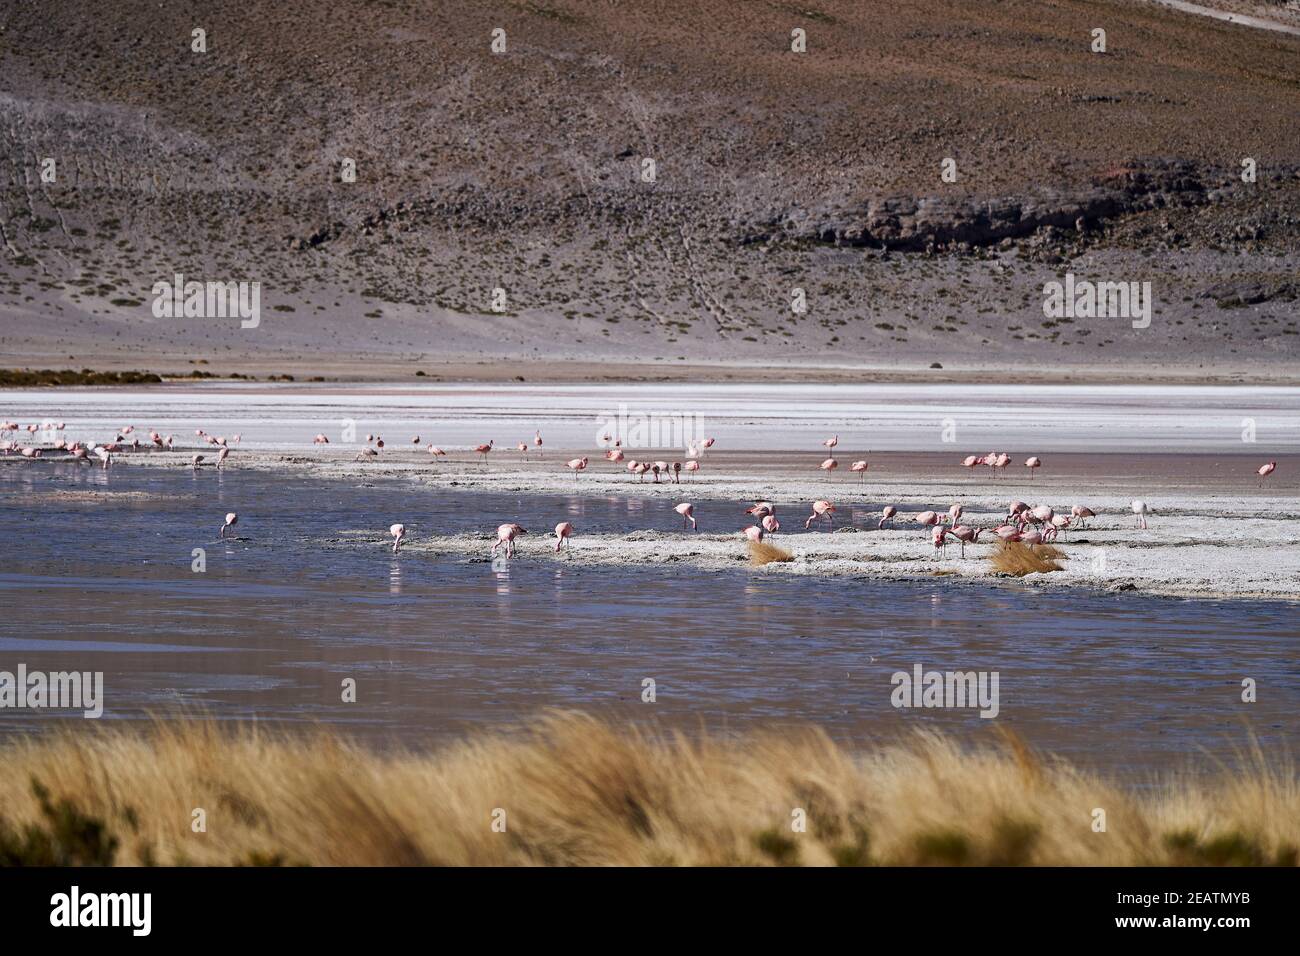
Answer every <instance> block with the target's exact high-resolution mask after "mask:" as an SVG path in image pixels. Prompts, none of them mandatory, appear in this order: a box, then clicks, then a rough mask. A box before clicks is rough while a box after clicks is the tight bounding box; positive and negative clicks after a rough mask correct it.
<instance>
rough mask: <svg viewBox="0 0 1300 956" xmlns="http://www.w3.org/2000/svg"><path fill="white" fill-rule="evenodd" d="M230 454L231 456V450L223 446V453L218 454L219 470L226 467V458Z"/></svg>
mask: <svg viewBox="0 0 1300 956" xmlns="http://www.w3.org/2000/svg"><path fill="white" fill-rule="evenodd" d="M229 454H230V449H229V448H226V447H225V446H224V445H223V446H222V448H221V451H219V452H217V468H218V469H220V468H221V467H222V466H224V465H225V463H226V456H227V455H229Z"/></svg>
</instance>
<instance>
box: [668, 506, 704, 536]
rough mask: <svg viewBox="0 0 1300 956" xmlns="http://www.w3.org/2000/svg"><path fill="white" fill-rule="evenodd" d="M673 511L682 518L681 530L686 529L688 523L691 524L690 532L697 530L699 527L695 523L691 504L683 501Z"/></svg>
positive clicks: (693, 507) (693, 509)
mask: <svg viewBox="0 0 1300 956" xmlns="http://www.w3.org/2000/svg"><path fill="white" fill-rule="evenodd" d="M673 511H676V512H677V513H678V514H679V515H681V516H682V528H683V529H685V528H686V522H688V521H689V522H690V523H691V530H692V531H698V530H699V527H698V526H697V525H696V523H695V506H694V505H693V504H691V503H690V502H689V501H683V502H682V503H681V504H679V505H677V506H676V507H675V508H673Z"/></svg>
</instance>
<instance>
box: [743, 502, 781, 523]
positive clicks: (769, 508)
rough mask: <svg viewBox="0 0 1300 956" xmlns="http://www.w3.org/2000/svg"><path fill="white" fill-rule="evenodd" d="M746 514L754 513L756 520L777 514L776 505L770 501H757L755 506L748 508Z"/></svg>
mask: <svg viewBox="0 0 1300 956" xmlns="http://www.w3.org/2000/svg"><path fill="white" fill-rule="evenodd" d="M745 514H747V515H753V516H754V518H755V520H757V519H759V518H766V517H767V516H768V515H774V514H776V506H775V505H773V504H772V502H770V501H755V502H754V507H752V508H746V509H745Z"/></svg>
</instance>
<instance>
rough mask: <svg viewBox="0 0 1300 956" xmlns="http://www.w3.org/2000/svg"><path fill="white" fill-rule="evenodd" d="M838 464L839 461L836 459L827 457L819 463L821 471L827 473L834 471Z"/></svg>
mask: <svg viewBox="0 0 1300 956" xmlns="http://www.w3.org/2000/svg"><path fill="white" fill-rule="evenodd" d="M839 466H840V463H839V462H838V461H836V460H835V459H834V458H827V459H826V460H825V461H824V462H822V463H821V469H822V471H824V472H826V473H827V474H829V473H830V472H832V471H834V470H835V469H836V468H838V467H839Z"/></svg>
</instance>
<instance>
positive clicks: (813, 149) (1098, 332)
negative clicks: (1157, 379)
mask: <svg viewBox="0 0 1300 956" xmlns="http://www.w3.org/2000/svg"><path fill="white" fill-rule="evenodd" d="M0 27H2V28H3V32H0V222H2V224H3V236H0V359H2V361H0V366H6V367H12V366H16V365H35V366H46V365H50V366H57V367H63V366H66V365H69V364H75V365H78V366H80V365H89V366H92V367H96V368H98V367H110V366H114V367H142V368H155V369H158V370H162V371H168V370H177V369H183V368H186V367H188V366H187V363H188V362H190V361H199V360H206V361H207V362H208V363H209V364H208V367H209V368H211V369H212V370H213V371H218V372H231V371H249V370H250V369H251V370H260V369H267V368H276V369H279V370H281V371H296V372H298V373H299V374H305V373H311V372H313V371H317V370H330V371H331V372H359V371H365V372H380V371H388V372H391V371H394V370H401V371H402V372H403V374H412V373H413V371H414V369H416V368H426V369H436V368H437V366H438V364H439V363H440V362H444V361H452V360H466V361H473V360H485V359H486V360H495V359H502V358H511V357H532V358H542V359H548V360H556V361H579V360H581V361H634V362H659V361H662V363H664V364H671V365H676V364H680V363H699V362H718V361H727V362H742V363H749V364H761V365H788V364H835V365H855V364H865V365H872V366H921V367H925V366H928V365H929V364H930V363H931V362H934V361H938V362H941V363H943V364H945V366H946V367H948V369H951V368H952V367H953V366H954V365H956V366H958V367H987V368H1000V369H1004V370H1009V371H1010V372H1011V373H1012V374H1014V373H1016V372H1017V371H1019V372H1022V373H1025V374H1028V373H1031V372H1032V373H1034V374H1042V373H1043V370H1044V369H1055V368H1060V367H1061V366H1078V367H1090V366H1101V367H1105V368H1109V369H1116V368H1118V369H1126V370H1128V373H1130V374H1139V375H1145V374H1151V373H1152V372H1153V371H1160V370H1167V369H1169V368H1171V367H1175V366H1178V367H1186V368H1188V369H1193V370H1197V369H1199V371H1200V372H1201V373H1221V374H1225V375H1231V374H1234V373H1236V372H1239V371H1242V370H1248V369H1252V368H1254V369H1258V368H1274V369H1279V370H1283V369H1287V368H1294V367H1295V364H1296V360H1297V358H1300V344H1298V343H1300V334H1298V333H1300V326H1298V325H1297V322H1298V321H1300V315H1298V313H1300V304H1297V295H1298V294H1300V279H1298V278H1297V275H1298V274H1300V269H1298V268H1297V266H1298V265H1300V155H1298V153H1300V151H1298V149H1297V146H1298V145H1300V136H1298V135H1297V132H1296V131H1297V130H1298V129H1300V38H1297V37H1292V36H1287V35H1284V34H1274V33H1269V32H1266V31H1263V30H1256V29H1249V28H1246V27H1241V26H1236V25H1233V24H1228V23H1220V22H1216V21H1214V20H1209V19H1207V18H1204V17H1198V16H1193V15H1189V14H1184V13H1180V12H1177V11H1174V10H1170V9H1168V8H1166V7H1163V6H1160V5H1157V4H1150V3H1143V2H1127V0H1123V2H1121V0H1113V2H1084V0H1055V2H1053V0H983V2H978V3H977V2H972V0H896V2H890V3H876V2H870V3H867V2H861V3H832V2H829V0H816V2H814V0H809V2H801V3H783V2H766V0H753V2H739V0H732V2H723V0H658V2H637V3H633V2H604V0H590V2H579V0H528V2H495V0H490V2H482V3H440V2H431V0H411V2H407V3H403V2H396V0H394V2H380V0H374V2H362V0H344V2H331V3H317V2H306V0H274V2H272V0H245V2H213V3H203V4H185V3H180V4H177V3H167V4H158V3H156V2H154V3H147V2H129V0H108V2H101V3H95V4H86V3H78V2H73V0H56V2H26V0H18V2H15V0H11V2H10V3H8V4H7V5H6V6H5V7H4V8H3V9H0ZM196 28H201V29H202V30H204V31H205V37H206V44H207V52H203V53H199V52H194V51H193V50H192V48H191V44H192V31H193V30H195V29H196ZM497 28H500V29H503V30H504V31H505V37H506V51H505V52H504V53H501V54H494V53H493V52H492V51H491V49H490V44H491V42H492V34H493V30H494V29H497ZM1095 28H1102V29H1104V30H1105V31H1106V52H1105V53H1095V52H1093V51H1092V49H1091V45H1092V42H1093V35H1092V31H1093V30H1094V29H1095ZM795 29H802V30H804V31H806V37H807V52H806V53H796V52H792V50H791V31H792V30H795ZM47 158H52V159H54V160H55V168H56V170H57V175H56V179H55V182H53V183H44V182H42V179H41V172H42V161H43V160H45V159H47ZM947 158H951V159H953V160H955V162H956V172H957V178H956V182H955V183H950V182H945V181H944V180H943V179H942V178H941V170H942V164H943V162H944V160H945V159H947ZM1246 158H1251V159H1253V160H1254V161H1255V162H1256V164H1257V168H1258V179H1257V181H1256V182H1254V183H1245V182H1243V181H1242V179H1241V176H1240V173H1241V170H1242V165H1241V164H1242V161H1243V159H1246ZM646 159H652V160H653V161H654V164H655V176H654V181H653V182H646V181H644V179H643V175H642V173H643V170H644V168H645V167H644V161H645V160H646ZM344 160H352V161H354V162H355V164H356V181H355V182H345V181H343V177H342V176H341V170H342V167H343V163H344ZM1066 271H1070V272H1073V273H1075V274H1076V275H1077V277H1078V278H1079V279H1081V280H1082V279H1085V278H1086V279H1092V280H1101V281H1150V282H1151V283H1152V293H1153V295H1154V297H1155V300H1156V307H1155V314H1154V317H1153V320H1152V322H1151V325H1150V327H1149V328H1144V329H1135V328H1133V327H1132V325H1131V323H1130V322H1129V321H1128V320H1127V319H1123V318H1091V319H1089V318H1074V319H1065V320H1061V319H1053V318H1048V317H1045V316H1044V313H1043V308H1042V304H1043V298H1044V293H1043V285H1044V283H1045V282H1047V281H1050V280H1053V279H1057V278H1060V277H1062V276H1063V275H1064V273H1065V272H1066ZM175 273H182V274H184V275H185V277H186V278H187V279H200V280H221V281H226V280H237V279H247V280H255V281H258V282H260V283H261V284H262V309H263V319H262V323H261V325H260V326H259V327H257V328H255V329H241V328H240V325H239V322H238V321H237V320H230V319H166V318H164V319H158V318H155V317H154V316H153V314H152V312H151V304H152V301H153V295H152V293H151V287H152V286H153V284H154V283H155V282H157V281H159V280H160V279H164V278H170V277H171V276H172V275H174V274H175ZM495 288H501V289H503V290H505V295H506V300H505V301H506V312H505V313H504V314H496V313H494V312H493V311H492V310H491V296H492V290H493V289H495ZM795 289H801V290H803V292H804V295H805V297H806V301H807V311H806V312H803V313H799V312H795V311H793V310H792V308H791V303H792V297H793V296H794V295H795V293H794V291H793V290H795Z"/></svg>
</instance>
